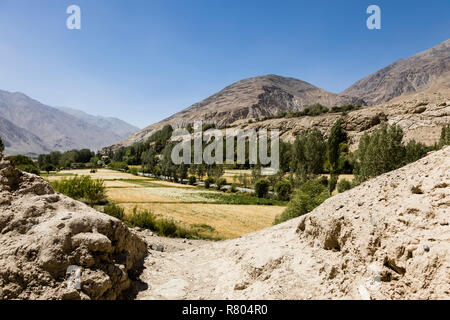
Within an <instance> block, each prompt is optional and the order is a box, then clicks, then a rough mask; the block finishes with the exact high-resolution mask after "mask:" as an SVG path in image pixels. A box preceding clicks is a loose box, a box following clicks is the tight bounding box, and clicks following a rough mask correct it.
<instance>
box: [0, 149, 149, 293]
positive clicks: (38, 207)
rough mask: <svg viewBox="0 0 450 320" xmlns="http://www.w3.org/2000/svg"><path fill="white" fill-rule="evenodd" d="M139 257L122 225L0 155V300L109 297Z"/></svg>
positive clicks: (141, 250)
mask: <svg viewBox="0 0 450 320" xmlns="http://www.w3.org/2000/svg"><path fill="white" fill-rule="evenodd" d="M146 254H147V246H146V244H145V243H144V241H142V240H141V239H140V238H139V237H138V236H136V235H135V234H133V233H132V232H130V230H129V229H128V228H127V227H126V226H125V225H124V224H123V223H122V222H120V221H119V220H117V219H115V218H112V217H110V216H107V215H105V214H102V213H99V212H97V211H95V210H93V209H92V208H89V207H88V206H86V205H84V204H82V203H80V202H77V201H74V200H72V199H70V198H67V197H65V196H63V195H61V194H56V193H55V192H54V191H53V189H52V188H51V187H50V186H49V184H48V183H46V182H45V181H44V180H43V179H42V178H40V177H38V176H35V175H31V174H27V173H21V172H20V171H18V170H16V169H14V168H13V167H12V166H11V164H10V163H9V161H7V160H5V159H4V158H3V156H2V155H1V154H0V266H1V267H0V300H4V299H80V298H81V299H116V298H118V297H120V296H121V295H122V294H123V293H124V291H125V290H127V289H128V288H129V286H130V284H131V281H130V278H131V277H132V276H133V274H134V272H135V270H136V268H137V267H139V263H140V262H141V261H142V258H143V257H144V256H145V255H146ZM71 265H73V266H79V267H81V278H80V280H81V282H80V285H81V288H80V290H77V289H76V288H74V287H72V288H69V287H68V282H67V280H68V279H69V274H67V270H68V267H69V266H71ZM73 284H74V285H76V282H74V283H73Z"/></svg>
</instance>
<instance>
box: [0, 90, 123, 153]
mask: <svg viewBox="0 0 450 320" xmlns="http://www.w3.org/2000/svg"><path fill="white" fill-rule="evenodd" d="M0 117H2V118H4V119H6V120H8V121H9V122H11V123H13V124H14V125H15V127H16V129H17V127H18V128H19V129H17V130H14V132H12V133H11V135H14V136H15V137H16V138H17V137H20V136H24V134H23V129H25V130H26V131H28V132H31V133H32V134H33V135H35V136H37V137H39V139H40V140H41V144H42V145H43V146H44V147H45V149H47V150H51V151H56V150H58V151H67V150H71V149H82V148H90V149H92V150H98V149H100V148H102V147H105V146H108V145H111V144H112V143H115V142H117V141H119V140H120V139H122V137H123V136H120V135H118V134H116V133H114V132H111V131H108V130H105V129H103V128H100V127H99V126H96V125H93V124H91V123H89V122H86V121H83V120H81V119H78V118H76V117H74V116H72V115H69V114H67V113H65V112H62V111H59V110H58V109H56V108H52V107H49V106H46V105H44V104H42V103H40V102H39V101H36V100H33V99H31V98H29V97H28V96H26V95H24V94H22V93H18V92H16V93H11V92H7V91H2V90H0ZM2 137H3V136H2ZM9 142H10V143H11V145H12V144H13V141H12V140H11V141H9ZM28 142H30V143H32V142H33V141H32V140H31V139H28ZM20 146H22V147H23V148H20ZM39 148H40V145H39V143H38V144H32V145H31V146H30V147H28V146H27V143H26V141H17V142H16V144H15V149H12V148H9V147H7V148H6V150H5V153H6V154H13V153H33V152H36V150H39Z"/></svg>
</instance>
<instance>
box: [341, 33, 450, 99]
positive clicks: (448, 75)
mask: <svg viewBox="0 0 450 320" xmlns="http://www.w3.org/2000/svg"><path fill="white" fill-rule="evenodd" d="M449 79H450V39H448V40H446V41H444V42H442V43H440V44H438V45H436V46H434V47H432V48H430V49H427V50H425V51H422V52H419V53H417V54H415V55H413V56H412V57H409V58H403V59H400V60H398V61H396V62H394V63H393V64H391V65H389V66H387V67H385V68H383V69H381V70H379V71H377V72H375V73H373V74H371V75H369V76H367V77H365V78H364V79H362V80H360V81H358V82H356V83H355V84H354V85H352V86H351V87H350V88H348V89H347V90H345V91H344V92H342V93H343V94H347V95H351V96H357V97H360V98H362V99H364V100H365V101H366V102H367V103H369V104H371V105H375V104H379V103H383V102H387V101H389V100H391V99H393V98H396V97H398V96H401V95H404V94H411V93H416V92H420V91H424V90H427V89H429V88H431V87H434V86H440V85H448V83H449Z"/></svg>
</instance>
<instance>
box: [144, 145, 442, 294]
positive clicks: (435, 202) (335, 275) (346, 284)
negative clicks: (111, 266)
mask: <svg viewBox="0 0 450 320" xmlns="http://www.w3.org/2000/svg"><path fill="white" fill-rule="evenodd" d="M449 210H450V147H447V148H446V149H444V150H441V151H438V152H433V153H432V154H430V155H428V156H427V157H425V158H423V159H421V160H419V161H418V162H416V163H412V164H410V165H408V166H406V167H403V168H401V169H398V170H396V171H393V172H390V173H386V174H384V175H381V176H379V177H377V178H375V179H373V180H370V181H368V182H365V183H363V184H362V185H360V186H358V187H356V188H354V189H352V190H350V191H347V192H345V193H341V194H338V195H337V196H334V197H332V198H330V199H328V200H327V201H325V202H324V203H323V204H322V205H321V206H319V207H318V208H316V209H315V210H314V211H312V212H311V213H309V214H307V215H305V216H302V217H300V218H297V219H294V220H291V221H288V222H286V223H284V224H281V225H278V226H275V227H272V228H268V229H265V230H262V231H259V232H257V233H254V234H250V235H247V236H244V237H242V238H239V239H235V240H230V241H224V242H216V243H211V244H200V245H197V246H196V245H195V243H189V244H184V243H181V241H180V244H179V247H178V249H174V245H173V240H170V241H168V242H169V244H168V249H169V250H168V252H156V251H155V252H153V253H152V255H149V256H148V258H147V259H146V261H145V269H144V272H143V274H142V276H141V281H143V282H145V283H147V284H148V288H149V289H148V290H144V291H141V292H140V293H139V295H138V298H140V299H377V300H378V299H449V298H450V283H449V281H448V280H449V279H450V227H449V224H450V216H449ZM143 235H146V236H147V237H148V238H149V239H152V238H154V237H152V236H151V235H150V234H148V233H147V232H143ZM151 241H154V240H151ZM160 241H161V242H162V243H164V240H160ZM192 266H195V267H194V268H193V267H192Z"/></svg>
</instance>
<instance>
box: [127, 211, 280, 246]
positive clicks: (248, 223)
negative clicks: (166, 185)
mask: <svg viewBox="0 0 450 320" xmlns="http://www.w3.org/2000/svg"><path fill="white" fill-rule="evenodd" d="M120 205H121V206H122V207H124V208H125V211H126V213H127V214H130V213H131V211H132V210H133V208H134V207H137V208H140V209H146V210H151V211H152V212H153V213H155V214H157V215H161V216H163V217H165V218H172V219H174V220H175V221H177V222H182V223H185V224H188V225H194V224H207V225H209V226H211V227H213V228H214V229H215V230H216V231H217V233H218V236H219V237H222V238H226V239H232V238H237V237H240V236H242V235H244V234H248V233H251V232H255V231H258V230H261V229H264V228H267V227H270V226H271V225H272V223H273V221H274V219H275V216H276V215H277V214H280V213H281V212H283V210H284V209H285V207H278V206H254V205H224V204H189V203H163V204H161V203H137V204H132V203H121V204H120Z"/></svg>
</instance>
